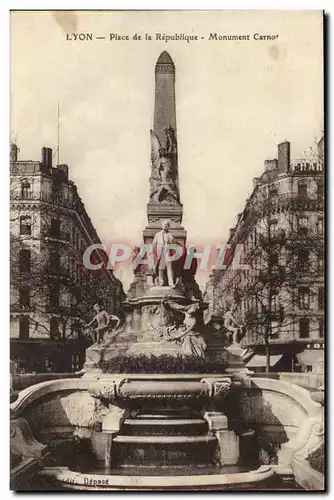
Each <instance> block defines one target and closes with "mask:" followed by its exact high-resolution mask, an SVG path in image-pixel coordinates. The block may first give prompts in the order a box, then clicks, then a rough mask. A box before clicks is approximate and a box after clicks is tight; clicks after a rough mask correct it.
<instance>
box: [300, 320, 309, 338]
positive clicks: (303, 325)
mask: <svg viewBox="0 0 334 500" xmlns="http://www.w3.org/2000/svg"><path fill="white" fill-rule="evenodd" d="M309 336H310V320H309V319H307V318H302V319H300V320H299V338H301V339H308V338H309Z"/></svg>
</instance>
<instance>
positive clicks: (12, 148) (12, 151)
mask: <svg viewBox="0 0 334 500" xmlns="http://www.w3.org/2000/svg"><path fill="white" fill-rule="evenodd" d="M18 149H19V148H18V147H17V145H16V144H15V143H14V142H12V143H11V145H10V161H12V162H14V161H17V156H18Z"/></svg>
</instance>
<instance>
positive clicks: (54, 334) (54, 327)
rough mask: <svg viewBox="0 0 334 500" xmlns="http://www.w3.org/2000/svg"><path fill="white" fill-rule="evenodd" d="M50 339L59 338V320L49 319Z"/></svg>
mask: <svg viewBox="0 0 334 500" xmlns="http://www.w3.org/2000/svg"><path fill="white" fill-rule="evenodd" d="M50 337H51V338H52V339H57V338H60V332H59V319H58V318H51V319H50Z"/></svg>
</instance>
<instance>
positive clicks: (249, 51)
mask: <svg viewBox="0 0 334 500" xmlns="http://www.w3.org/2000/svg"><path fill="white" fill-rule="evenodd" d="M73 33H92V34H93V37H94V40H93V41H70V40H66V34H68V35H69V38H72V39H73V38H74V37H73V35H72V34H73ZM110 33H114V34H118V35H121V36H129V37H130V40H129V41H127V40H123V41H110V40H109V34H110ZM135 33H137V34H138V35H141V36H142V40H140V41H139V40H137V41H135V40H133V39H132V36H133V35H134V34H135ZM145 33H148V34H150V35H151V36H152V40H145V39H144V38H145ZM156 33H160V34H163V33H166V34H167V35H174V34H175V33H182V34H185V35H192V36H198V38H199V40H197V41H192V42H190V43H187V42H184V41H171V42H167V43H166V42H164V41H156V39H155V37H156ZM210 33H217V34H218V35H219V34H220V35H247V34H249V35H250V40H249V41H219V40H209V36H210ZM254 33H259V34H265V35H278V37H276V39H275V40H266V41H260V40H258V41H255V40H253V34H254ZM96 36H105V37H106V39H105V40H97V39H96V38H95V37H96ZM202 37H203V39H202ZM163 50H167V51H168V52H169V53H170V55H171V56H172V58H173V60H174V63H175V66H176V109H177V133H178V144H179V177H180V189H181V200H182V202H183V204H184V220H183V223H184V226H185V227H186V229H187V231H188V242H194V243H195V244H200V243H206V242H214V243H217V242H225V241H226V239H227V236H228V229H229V228H230V227H232V226H233V225H234V224H235V222H236V215H237V214H238V213H239V212H241V211H242V209H243V206H244V203H245V199H246V198H247V197H248V196H249V194H250V192H251V189H252V179H253V177H256V176H258V175H260V174H261V173H262V171H263V162H264V160H265V159H267V158H273V157H275V156H276V152H277V144H278V143H279V142H282V141H284V140H289V141H290V142H291V152H292V156H293V157H300V156H302V155H303V154H304V152H305V151H308V150H309V147H310V146H312V145H313V144H314V139H315V138H316V137H319V136H320V134H321V132H322V130H323V102H322V94H323V79H322V72H323V68H322V14H321V12H320V11H319V12H317V11H314V12H311V11H309V12H283V11H282V12H280V11H276V12H275V11H267V12H266V11H260V12H75V13H73V12H68V13H60V12H58V13H52V12H15V13H12V16H11V131H12V136H13V138H15V139H16V140H17V141H18V144H19V147H20V158H21V159H31V160H36V159H39V157H40V148H41V146H43V145H44V146H49V147H53V148H54V149H56V146H57V102H58V101H59V103H60V161H61V163H67V164H68V165H69V166H70V177H71V179H72V180H73V181H74V182H75V183H76V184H77V185H78V190H79V193H80V195H81V197H82V199H83V201H84V203H85V206H86V209H87V211H88V213H89V215H90V217H91V219H92V221H93V224H94V225H95V227H96V229H97V231H98V233H99V235H100V238H101V239H102V241H103V242H105V243H107V244H110V243H112V242H122V243H130V244H136V243H138V242H139V243H140V242H141V232H142V229H143V228H144V227H145V225H146V203H147V201H148V192H149V185H148V178H149V175H150V168H149V156H150V143H149V129H150V128H151V127H152V124H153V105H154V66H155V63H156V60H157V58H158V57H159V54H160V53H161V52H162V51H163ZM128 271H129V270H128V269H123V278H124V281H125V284H126V286H127V285H128V283H129V280H130V275H129V272H128ZM118 272H119V273H120V274H122V270H119V271H118ZM204 279H205V276H204V275H203V276H201V281H203V280H204Z"/></svg>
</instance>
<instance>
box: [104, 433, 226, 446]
mask: <svg viewBox="0 0 334 500" xmlns="http://www.w3.org/2000/svg"><path fill="white" fill-rule="evenodd" d="M214 441H217V439H216V437H215V436H207V435H206V436H125V435H122V434H118V435H117V436H116V437H115V438H114V439H113V442H114V443H131V444H136V443H137V444H146V443H147V444H185V443H210V442H214Z"/></svg>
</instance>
